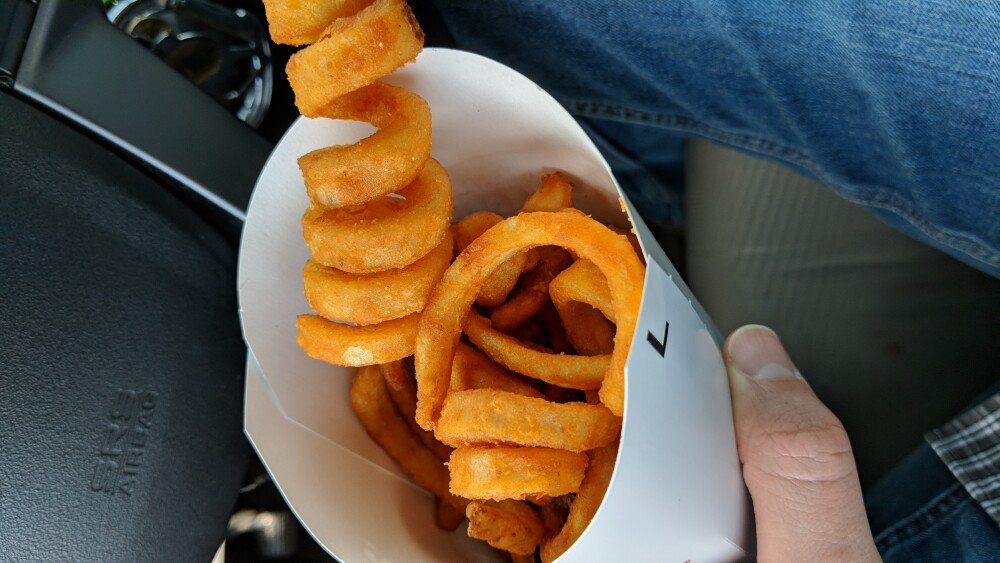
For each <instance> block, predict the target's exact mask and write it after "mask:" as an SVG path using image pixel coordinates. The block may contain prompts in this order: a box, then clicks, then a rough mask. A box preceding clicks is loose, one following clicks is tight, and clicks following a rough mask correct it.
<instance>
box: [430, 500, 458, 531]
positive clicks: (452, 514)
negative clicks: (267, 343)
mask: <svg viewBox="0 0 1000 563" xmlns="http://www.w3.org/2000/svg"><path fill="white" fill-rule="evenodd" d="M462 522H465V512H463V511H461V510H459V509H458V508H455V507H454V506H452V505H451V504H449V503H447V502H444V501H442V500H441V498H440V497H437V498H435V499H434V524H435V525H437V527H438V529H441V530H444V531H446V532H454V531H455V530H457V529H458V527H459V526H461V525H462Z"/></svg>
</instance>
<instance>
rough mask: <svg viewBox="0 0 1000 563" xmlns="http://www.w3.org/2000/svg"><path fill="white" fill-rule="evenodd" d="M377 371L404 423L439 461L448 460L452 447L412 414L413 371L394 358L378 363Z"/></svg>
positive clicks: (415, 398)
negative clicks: (421, 424)
mask: <svg viewBox="0 0 1000 563" xmlns="http://www.w3.org/2000/svg"><path fill="white" fill-rule="evenodd" d="M378 370H379V372H380V373H381V374H382V377H383V378H385V384H386V388H387V389H388V390H389V396H390V397H391V398H392V402H393V403H395V405H396V410H398V411H399V414H400V415H401V416H402V417H403V420H405V421H406V424H407V425H408V426H409V427H410V429H411V430H413V432H414V433H415V434H416V435H417V437H419V438H420V440H421V441H422V442H423V443H424V445H425V446H427V448H428V449H430V450H431V451H432V452H434V454H435V455H437V456H438V457H439V458H441V461H448V458H449V457H451V451H452V448H451V447H449V446H446V445H445V444H442V443H441V441H440V440H438V439H437V438H435V437H434V433H433V432H428V431H426V430H424V429H423V428H421V427H420V426H419V425H418V424H417V421H416V420H414V418H413V415H414V413H415V412H416V410H417V384H416V381H414V379H413V373H412V372H410V369H409V368H408V367H407V365H406V362H405V360H396V361H395V362H389V363H387V364H379V366H378Z"/></svg>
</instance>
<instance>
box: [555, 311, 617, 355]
mask: <svg viewBox="0 0 1000 563" xmlns="http://www.w3.org/2000/svg"><path fill="white" fill-rule="evenodd" d="M559 317H560V318H562V320H563V326H564V327H566V339H567V340H569V341H570V343H571V344H572V345H573V349H574V350H576V351H577V352H578V353H579V354H580V355H581V356H602V355H604V354H610V353H611V352H612V350H614V347H615V325H613V324H611V321H609V320H608V319H607V318H605V317H604V314H603V313H601V312H600V311H598V310H597V309H595V308H593V307H591V306H590V305H587V304H586V303H580V302H579V301H568V302H566V303H564V304H563V306H562V309H560V310H559Z"/></svg>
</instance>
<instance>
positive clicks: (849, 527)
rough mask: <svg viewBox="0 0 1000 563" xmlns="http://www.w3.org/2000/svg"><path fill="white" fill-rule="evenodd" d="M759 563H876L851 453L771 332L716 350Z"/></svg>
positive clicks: (759, 329)
mask: <svg viewBox="0 0 1000 563" xmlns="http://www.w3.org/2000/svg"><path fill="white" fill-rule="evenodd" d="M724 356H725V360H726V367H727V370H728V372H729V385H730V388H731V389H732V394H733V418H734V422H735V424H736V446H737V449H738V451H739V456H740V461H741V462H743V479H744V480H745V481H746V485H747V488H748V489H749V490H750V496H751V498H752V499H753V506H754V517H755V519H756V522H757V557H758V560H760V561H880V557H879V554H878V551H877V550H876V549H875V543H874V541H873V540H872V534H871V530H870V528H869V527H868V518H867V517H866V516H865V507H864V504H863V502H862V497H861V485H860V483H859V481H858V472H857V468H856V467H855V465H854V455H853V454H852V453H851V444H850V442H849V441H848V438H847V433H846V432H845V431H844V426H843V425H842V424H841V423H840V420H838V419H837V417H836V416H835V415H834V414H833V413H832V412H830V410H829V409H828V408H826V406H824V405H823V403H821V402H820V400H819V399H818V398H817V397H816V395H815V394H814V393H813V392H812V389H811V388H810V387H809V385H808V384H807V383H806V381H805V379H803V378H802V375H801V374H799V372H798V370H797V369H796V368H795V364H793V363H792V360H791V359H790V358H789V357H788V354H787V353H786V352H785V349H784V347H783V346H782V345H781V341H780V340H778V336H777V335H776V334H775V333H774V332H773V331H771V329H769V328H766V327H763V326H758V325H748V326H745V327H742V328H740V329H738V330H736V331H735V332H733V333H732V334H731V335H730V336H729V338H728V339H726V344H725V346H724Z"/></svg>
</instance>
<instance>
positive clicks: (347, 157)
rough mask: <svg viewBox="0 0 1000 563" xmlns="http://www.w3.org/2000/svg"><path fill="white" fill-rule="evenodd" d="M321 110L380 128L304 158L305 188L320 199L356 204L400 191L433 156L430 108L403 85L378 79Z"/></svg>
mask: <svg viewBox="0 0 1000 563" xmlns="http://www.w3.org/2000/svg"><path fill="white" fill-rule="evenodd" d="M319 115H320V116H321V117H328V118H331V119H349V120H353V121H366V122H368V123H371V124H372V125H374V126H375V127H377V128H378V130H377V131H376V132H375V133H373V134H372V135H370V136H369V137H366V138H364V139H362V140H360V141H358V142H357V143H354V144H352V145H334V146H331V147H324V148H321V149H317V150H314V151H312V152H310V153H307V154H305V155H304V156H302V157H300V158H299V169H301V170H302V179H303V181H305V184H306V193H307V194H309V198H310V199H311V200H312V201H313V202H314V203H316V204H319V205H325V206H328V207H343V206H345V205H357V204H359V203H365V202H368V201H372V200H375V199H377V198H379V197H381V196H384V195H386V194H390V193H393V192H398V191H399V190H401V189H403V188H405V187H406V186H407V185H409V184H410V183H411V182H413V180H414V179H415V178H416V177H417V175H418V174H420V171H421V170H422V169H423V168H424V163H426V162H427V159H428V158H429V157H430V154H431V108H430V106H428V105H427V102H426V101H424V99H423V98H421V97H420V96H418V95H416V94H414V93H413V92H410V91H408V90H405V89H403V88H399V87H396V86H389V85H388V84H382V83H381V82H375V83H374V84H371V85H368V86H365V87H364V88H361V89H360V90H356V91H354V92H350V93H348V94H344V95H343V96H341V97H340V98H337V99H336V100H333V101H332V102H330V103H329V104H328V105H327V106H326V107H324V108H323V109H322V110H320V114H319ZM449 219H450V218H449Z"/></svg>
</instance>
